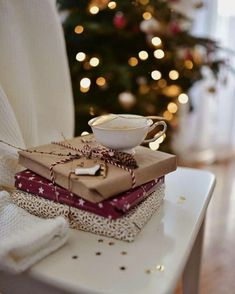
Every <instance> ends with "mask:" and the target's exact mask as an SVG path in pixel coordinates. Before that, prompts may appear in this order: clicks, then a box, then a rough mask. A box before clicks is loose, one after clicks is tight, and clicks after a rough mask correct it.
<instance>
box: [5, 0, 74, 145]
mask: <svg viewBox="0 0 235 294" xmlns="http://www.w3.org/2000/svg"><path fill="white" fill-rule="evenodd" d="M0 84H1V86H2V88H3V90H4V92H5V93H6V96H7V98H8V100H9V102H10V105H11V107H12V109H13V111H14V113H15V116H16V119H17V121H18V124H19V127H20V130H21V132H22V136H23V139H24V141H25V144H26V145H36V144H43V143H47V142H50V141H52V140H61V139H62V137H61V132H62V133H63V134H64V136H65V137H72V135H73V129H74V109H73V100H72V91H71V83H70V77H69V70H68V63H67V58H66V50H65V43H64V37H63V32H62V27H61V24H60V20H59V15H58V13H57V10H56V5H55V1H53V0H43V1H38V0H20V1H19V0H0ZM0 135H1V134H0Z"/></svg>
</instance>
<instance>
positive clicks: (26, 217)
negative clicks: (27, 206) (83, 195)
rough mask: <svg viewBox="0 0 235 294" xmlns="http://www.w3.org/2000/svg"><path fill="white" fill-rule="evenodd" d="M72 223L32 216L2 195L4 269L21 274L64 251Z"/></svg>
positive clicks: (0, 257)
mask: <svg viewBox="0 0 235 294" xmlns="http://www.w3.org/2000/svg"><path fill="white" fill-rule="evenodd" d="M67 239H68V223H67V222H66V220H65V219H64V218H63V217H61V216H58V217H56V218H54V219H48V220H46V219H41V218H39V217H36V216H34V215H31V214H29V213H28V212H26V211H25V210H23V209H22V208H20V207H18V206H16V205H15V204H13V203H12V202H11V201H10V200H9V194H8V193H7V192H5V191H2V192H0V269H4V270H8V271H11V272H21V271H24V270H26V269H27V268H29V267H30V266H31V265H32V264H34V263H35V262H37V261H39V260H40V259H42V258H43V257H45V256H46V255H48V254H50V253H51V252H53V251H55V250H56V249H58V248H59V247H61V246H62V245H63V244H64V243H65V242H66V241H67Z"/></svg>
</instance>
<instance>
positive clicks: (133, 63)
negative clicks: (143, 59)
mask: <svg viewBox="0 0 235 294" xmlns="http://www.w3.org/2000/svg"><path fill="white" fill-rule="evenodd" d="M128 63H129V65H130V66H136V65H137V64H138V59H137V58H135V57H130V58H129V59H128Z"/></svg>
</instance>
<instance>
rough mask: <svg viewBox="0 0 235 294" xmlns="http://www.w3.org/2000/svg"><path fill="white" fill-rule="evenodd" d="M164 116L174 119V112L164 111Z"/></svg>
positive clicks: (167, 118)
mask: <svg viewBox="0 0 235 294" xmlns="http://www.w3.org/2000/svg"><path fill="white" fill-rule="evenodd" d="M163 117H164V118H165V119H166V120H172V118H173V114H172V113H170V112H169V111H168V110H166V111H164V113H163Z"/></svg>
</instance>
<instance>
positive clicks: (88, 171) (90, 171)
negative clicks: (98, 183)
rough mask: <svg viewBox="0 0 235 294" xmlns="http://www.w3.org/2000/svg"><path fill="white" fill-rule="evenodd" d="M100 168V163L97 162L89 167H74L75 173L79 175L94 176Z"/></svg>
mask: <svg viewBox="0 0 235 294" xmlns="http://www.w3.org/2000/svg"><path fill="white" fill-rule="evenodd" d="M100 168H101V165H100V164H99V163H97V164H96V165H94V166H91V167H77V168H75V171H74V173H75V175H77V176H81V175H90V176H94V175H95V174H96V173H97V172H98V171H99V170H100Z"/></svg>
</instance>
